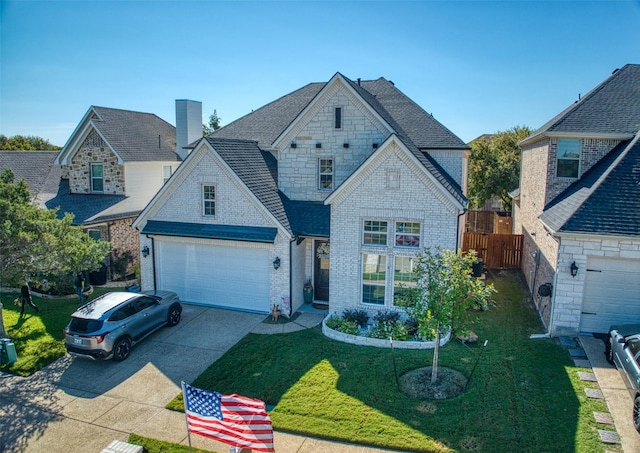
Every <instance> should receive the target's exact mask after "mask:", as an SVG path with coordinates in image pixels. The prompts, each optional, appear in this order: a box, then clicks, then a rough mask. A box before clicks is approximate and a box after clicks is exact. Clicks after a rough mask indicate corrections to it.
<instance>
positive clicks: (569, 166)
mask: <svg viewBox="0 0 640 453" xmlns="http://www.w3.org/2000/svg"><path fill="white" fill-rule="evenodd" d="M579 171H580V140H558V167H557V171H556V176H557V177H558V178H577V177H578V175H579Z"/></svg>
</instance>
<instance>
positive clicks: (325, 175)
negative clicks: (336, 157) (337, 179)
mask: <svg viewBox="0 0 640 453" xmlns="http://www.w3.org/2000/svg"><path fill="white" fill-rule="evenodd" d="M318 189H320V190H333V159H326V158H321V159H318Z"/></svg>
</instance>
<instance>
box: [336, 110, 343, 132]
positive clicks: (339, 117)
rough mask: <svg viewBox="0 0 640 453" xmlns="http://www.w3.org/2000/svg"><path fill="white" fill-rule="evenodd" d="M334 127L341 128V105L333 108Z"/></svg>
mask: <svg viewBox="0 0 640 453" xmlns="http://www.w3.org/2000/svg"><path fill="white" fill-rule="evenodd" d="M335 128H336V129H342V107H336V110H335Z"/></svg>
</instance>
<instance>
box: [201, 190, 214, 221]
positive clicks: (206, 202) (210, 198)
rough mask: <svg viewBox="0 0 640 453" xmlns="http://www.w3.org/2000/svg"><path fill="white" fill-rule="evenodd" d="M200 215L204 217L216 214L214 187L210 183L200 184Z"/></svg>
mask: <svg viewBox="0 0 640 453" xmlns="http://www.w3.org/2000/svg"><path fill="white" fill-rule="evenodd" d="M202 215H203V216H205V217H213V216H215V215H216V188H215V186H213V185H210V184H204V185H203V186H202Z"/></svg>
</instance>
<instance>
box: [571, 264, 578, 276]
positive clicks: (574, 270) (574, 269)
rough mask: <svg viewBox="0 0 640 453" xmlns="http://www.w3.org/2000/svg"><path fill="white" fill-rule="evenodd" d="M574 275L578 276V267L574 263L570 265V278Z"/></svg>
mask: <svg viewBox="0 0 640 453" xmlns="http://www.w3.org/2000/svg"><path fill="white" fill-rule="evenodd" d="M576 275H578V265H577V264H576V262H575V261H574V262H573V263H571V276H572V277H575V276H576Z"/></svg>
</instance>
